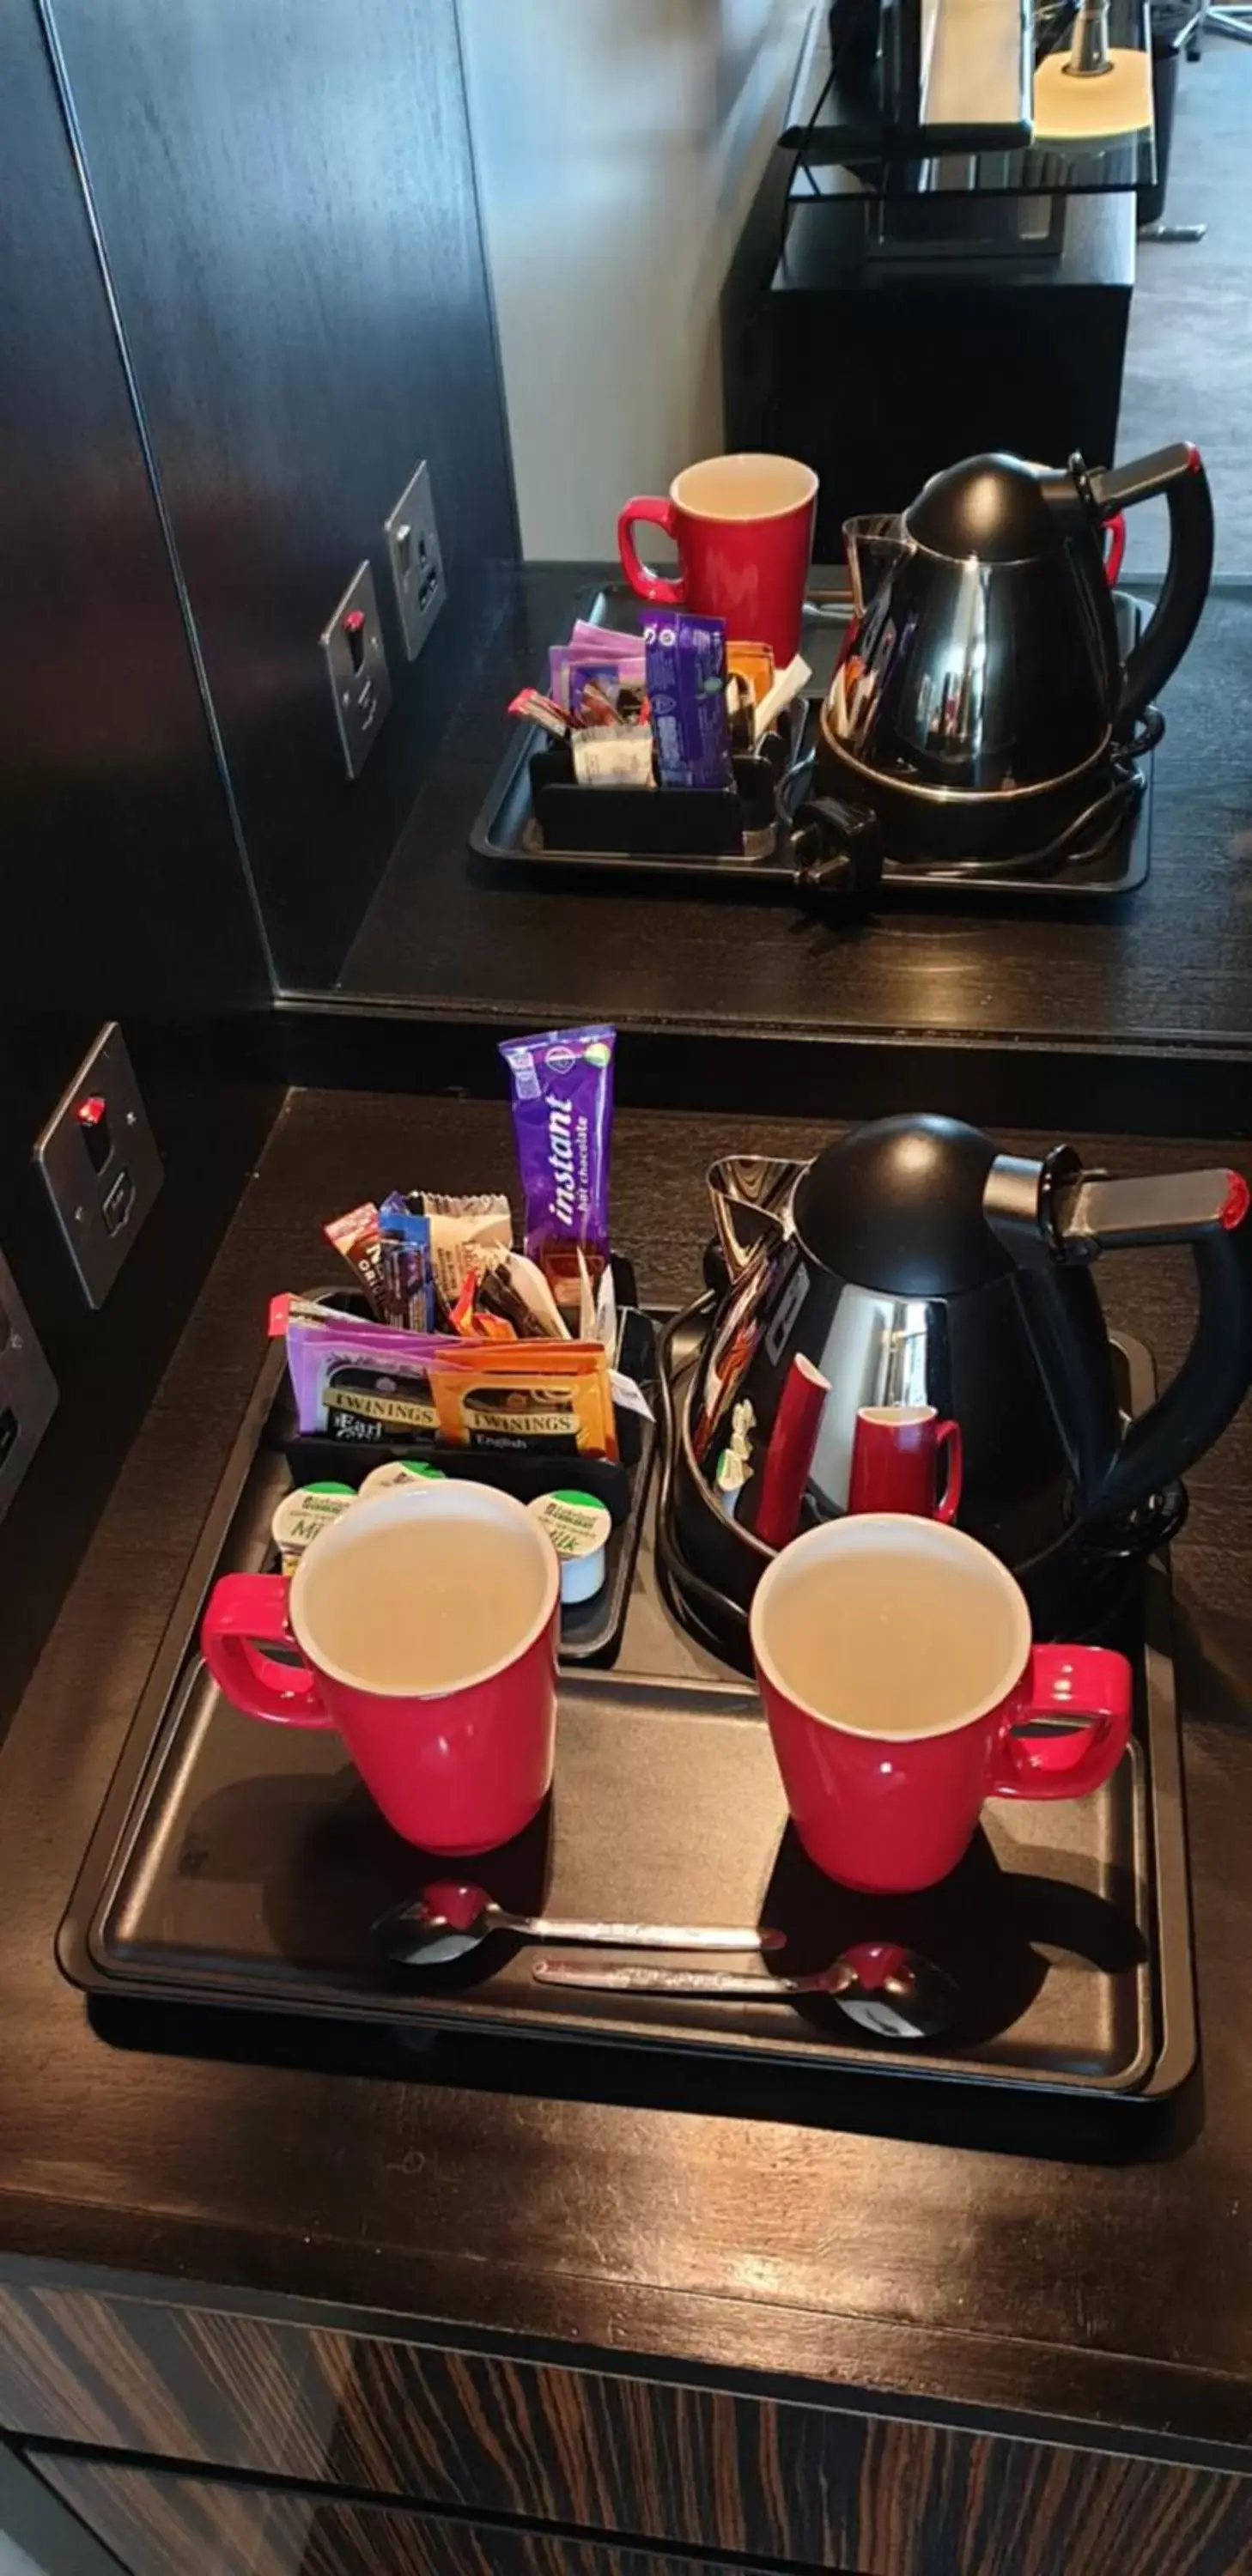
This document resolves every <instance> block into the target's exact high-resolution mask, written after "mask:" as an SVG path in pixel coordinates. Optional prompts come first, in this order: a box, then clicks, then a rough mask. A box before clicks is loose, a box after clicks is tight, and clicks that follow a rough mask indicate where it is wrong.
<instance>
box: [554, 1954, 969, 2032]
mask: <svg viewBox="0 0 1252 2576" xmlns="http://www.w3.org/2000/svg"><path fill="white" fill-rule="evenodd" d="M532 1975H533V1976H534V1977H535V1978H536V1980H537V1981H538V1983H539V1984H540V1985H545V1986H580V1987H582V1988H583V1989H584V1991H585V1990H586V1989H587V1988H589V1987H590V1988H594V1989H596V1990H597V1991H599V1992H601V1993H612V1994H630V1995H701V1996H708V1997H709V1998H710V1999H711V2000H712V2001H714V2002H717V2001H720V2002H724V2003H730V2002H733V2003H755V2004H772V2003H790V2002H793V2001H796V2000H798V1999H799V1998H801V1997H804V1996H823V1995H826V1996H829V1997H830V1999H831V2001H832V2002H834V2003H837V2004H838V2005H839V2007H840V2009H841V2011H843V2012H845V2013H847V2014H848V2015H849V2016H850V2018H851V2019H852V2020H853V2021H855V2022H857V2023H859V2025H860V2027H861V2028H862V2029H863V2030H870V2031H873V2032H874V2033H875V2034H876V2035H877V2036H878V2037H879V2038H883V2039H930V2038H933V2037H934V2036H935V2035H936V2033H938V2032H939V2031H943V2030H947V2029H949V2028H950V2027H951V2024H952V2023H953V2022H954V2021H955V2019H956V2017H957V2013H958V2011H959V2009H960V2000H961V1997H960V1989H959V1987H958V1986H957V1984H956V1982H955V1980H954V1979H953V1978H952V1977H950V1976H949V1975H948V1973H947V1971H946V1969H944V1968H939V1967H936V1965H935V1963H934V1961H933V1960H932V1959H924V1958H923V1957H922V1956H921V1954H920V1952H919V1951H917V1950H905V1949H902V1948H901V1947H900V1945H899V1944H898V1943H897V1942H894V1941H859V1942H857V1943H856V1944H855V1945H854V1946H853V1947H852V1948H851V1949H848V1950H844V1951H843V1952H842V1953H841V1955H840V1957H839V1958H837V1959H833V1960H832V1961H831V1964H830V1966H829V1967H828V1968H817V1969H814V1970H813V1971H812V1973H811V1974H810V1975H808V1976H803V1977H777V1976H765V1977H757V1976H749V1975H744V1974H743V1973H742V1972H737V1971H735V1970H725V1969H720V1968H645V1967H635V1966H629V1967H628V1966H622V1967H603V1968H600V1967H595V1966H591V1965H588V1964H587V1963H586V1962H585V1961H583V1960H581V1959H539V1960H537V1961H536V1963H535V1966H534V1968H533V1970H532Z"/></svg>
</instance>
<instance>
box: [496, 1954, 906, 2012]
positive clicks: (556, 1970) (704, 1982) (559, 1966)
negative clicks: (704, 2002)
mask: <svg viewBox="0 0 1252 2576" xmlns="http://www.w3.org/2000/svg"><path fill="white" fill-rule="evenodd" d="M531 1975H532V1976H533V1977H535V1978H537V1979H538V1981H539V1983H540V1984H541V1985H544V1986H584V1987H586V1986H590V1987H593V1988H595V1989H596V1990H597V1991H599V1992H601V1993H605V1994H615V1995H722V1996H724V1997H728V1998H734V1999H735V2000H737V2001H742V2002H746V2003H756V2004H772V2003H780V2002H781V2003H785V2002H786V2000H787V1997H788V1996H789V1995H814V1994H838V1993H840V1992H841V1991H842V1989H843V1987H844V1986H854V1985H855V1984H856V1981H857V1980H856V1970H855V1969H854V1968H848V1969H846V1970H845V1971H843V1973H842V1975H841V1973H840V1971H839V1970H838V1969H837V1968H834V1969H829V1968H824V1969H823V1970H822V1972H821V1974H820V1976H814V1977H754V1976H745V1975H743V1974H741V1973H737V1972H736V1971H735V1970H733V1969H725V1968H721V1969H719V1968H637V1967H620V1968H609V1967H605V1968H596V1967H588V1966H587V1965H585V1963H584V1962H583V1961H582V1960H580V1959H536V1961H535V1964H534V1967H533V1968H532V1970H531Z"/></svg>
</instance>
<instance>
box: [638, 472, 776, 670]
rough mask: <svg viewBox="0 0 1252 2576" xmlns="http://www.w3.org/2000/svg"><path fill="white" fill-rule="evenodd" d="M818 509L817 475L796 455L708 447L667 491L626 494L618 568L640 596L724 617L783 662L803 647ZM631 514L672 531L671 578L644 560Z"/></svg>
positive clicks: (731, 630) (734, 633)
mask: <svg viewBox="0 0 1252 2576" xmlns="http://www.w3.org/2000/svg"><path fill="white" fill-rule="evenodd" d="M816 508H817V476H816V475H815V473H814V472H813V470H812V467H811V466H808V465H800V464H797V462H796V460H795V458H794V457H791V456H710V457H708V458H706V460H705V462H704V463H703V464H702V465H688V466H687V467H686V469H685V471H684V472H683V473H681V474H676V475H675V477H674V480H673V482H672V483H671V485H670V487H669V498H668V499H667V500H664V501H662V500H659V499H655V500H649V499H646V498H643V499H635V500H633V501H628V502H627V503H626V506H625V509H624V510H623V511H622V512H621V514H620V516H619V518H618V522H617V544H618V552H619V553H620V555H621V558H622V570H623V571H624V573H625V575H626V579H627V581H628V582H629V583H630V586H631V589H632V590H634V591H637V592H638V594H639V597H640V598H641V599H651V600H655V601H656V602H657V603H658V604H659V605H660V606H662V607H668V608H691V609H694V610H696V611H697V613H698V614H700V615H702V616H705V617H724V618H725V620H726V629H727V633H728V635H729V636H730V637H731V638H732V639H734V638H742V639H743V641H744V642H745V643H747V642H751V643H754V644H768V645H770V646H771V648H772V650H773V655H774V660H775V662H776V663H777V665H778V668H779V670H780V671H781V670H783V669H784V668H785V666H786V664H787V663H788V662H790V661H792V660H793V659H794V657H795V655H796V653H797V652H798V650H799V645H800V614H801V611H802V609H803V606H804V585H805V583H806V581H807V580H808V574H809V557H810V555H811V553H812V550H813V518H814V513H815V511H816ZM636 519H649V520H651V521H652V522H653V524H654V525H655V526H656V527H658V528H664V530H665V533H666V535H667V536H669V537H673V539H674V540H675V543H676V544H677V547H678V577H677V579H676V580H675V579H673V578H670V577H667V576H666V575H665V574H663V573H657V572H650V571H649V569H648V567H647V565H646V564H644V563H641V562H640V560H639V556H638V553H637V552H636V548H635V540H634V534H633V528H634V522H635V520H636Z"/></svg>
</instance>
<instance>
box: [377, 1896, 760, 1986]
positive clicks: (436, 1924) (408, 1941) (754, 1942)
mask: <svg viewBox="0 0 1252 2576" xmlns="http://www.w3.org/2000/svg"><path fill="white" fill-rule="evenodd" d="M495 1932H512V1933H515V1934H517V1935H518V1936H519V1937H520V1938H521V1939H522V1940H524V1941H588V1942H599V1943H603V1944H605V1945H608V1946H611V1947H612V1948H614V1949H620V1950H707V1951H730V1952H733V1951H735V1950H780V1949H781V1948H782V1946H783V1942H784V1939H785V1935H784V1934H783V1933H781V1932H771V1931H770V1930H769V1928H768V1926H767V1925H765V1924H752V1925H748V1924H724V1923H593V1922H588V1923H582V1922H577V1921H570V1920H568V1919H563V1918H562V1917H560V1916H558V1915H549V1914H513V1913H511V1912H510V1911H509V1909H508V1908H507V1907H506V1906H503V1905H496V1904H495V1903H494V1902H493V1900H492V1898H491V1897H490V1896H488V1894H487V1891H486V1889H485V1888H483V1887H474V1886H472V1885H465V1884H461V1883H459V1882H457V1883H453V1882H451V1881H446V1880H440V1881H438V1882H437V1883H435V1884H432V1885H431V1886H429V1887H425V1888H423V1890H422V1893H421V1895H420V1896H418V1897H415V1898H413V1899H412V1900H411V1901H410V1902H409V1903H408V1904H407V1905H397V1906H396V1907H395V1908H394V1909H393V1910H392V1912H391V1913H389V1914H383V1915H380V1916H379V1919H378V1921H377V1923H376V1924H375V1925H374V1936H375V1939H376V1940H378V1941H381V1943H382V1945H383V1948H384V1949H385V1950H386V1951H387V1953H388V1956H389V1957H390V1958H392V1959H395V1960H397V1961H399V1962H400V1963H402V1964H403V1965H406V1966H409V1967H420V1966H422V1965H427V1966H430V1967H437V1966H446V1965H447V1964H448V1963H449V1962H450V1961H451V1960H453V1959H464V1958H467V1957H468V1956H469V1953H470V1952H471V1950H476V1949H477V1948H478V1947H479V1944H480V1942H483V1941H486V1940H489V1939H490V1938H491V1935H492V1934H493V1933H495Z"/></svg>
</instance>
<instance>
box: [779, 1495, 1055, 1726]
mask: <svg viewBox="0 0 1252 2576" xmlns="http://www.w3.org/2000/svg"><path fill="white" fill-rule="evenodd" d="M849 1558H860V1559H861V1560H862V1561H866V1560H868V1559H870V1558H877V1559H879V1560H880V1561H881V1560H882V1559H884V1558H886V1559H887V1560H889V1561H890V1563H891V1564H892V1565H893V1566H896V1567H898V1568H899V1572H900V1582H901V1592H902V1596H903V1595H905V1594H907V1587H908V1580H909V1568H910V1566H911V1565H917V1564H918V1563H920V1562H922V1561H924V1560H929V1561H930V1562H931V1563H932V1564H934V1563H937V1564H940V1565H947V1566H950V1567H951V1568H952V1569H953V1572H954V1574H956V1575H957V1576H958V1577H959V1579H961V1580H963V1581H964V1582H965V1583H966V1584H967V1585H968V1586H969V1589H970V1596H971V1602H974V1601H977V1602H978V1603H980V1604H981V1605H982V1606H981V1610H980V1612H979V1617H980V1620H981V1621H982V1622H983V1623H984V1626H983V1630H982V1633H983V1634H984V1635H985V1640H986V1647H987V1652H986V1660H985V1672H984V1674H983V1675H982V1676H981V1679H980V1687H979V1689H978V1690H977V1691H976V1692H975V1693H973V1694H971V1696H970V1698H969V1701H968V1704H967V1705H966V1706H965V1707H963V1708H962V1709H960V1710H959V1711H958V1713H957V1714H956V1715H955V1716H953V1717H947V1718H942V1719H940V1720H939V1721H938V1722H937V1723H934V1724H923V1725H920V1726H915V1727H904V1728H901V1727H895V1726H893V1727H892V1728H891V1730H890V1735H891V1740H892V1741H893V1742H894V1743H897V1744H899V1743H910V1742H911V1743H918V1742H921V1741H923V1740H924V1739H925V1738H927V1737H929V1736H935V1735H954V1734H956V1733H957V1731H958V1730H959V1729H960V1728H961V1727H963V1726H972V1725H974V1724H975V1723H976V1721H977V1720H978V1719H979V1718H980V1717H985V1716H986V1715H987V1712H988V1710H989V1709H993V1708H998V1707H999V1704H1000V1702H1001V1700H1003V1699H1007V1697H1008V1695H1009V1692H1010V1691H1011V1690H1013V1689H1014V1688H1015V1686H1016V1684H1017V1683H1018V1682H1019V1681H1020V1680H1021V1677H1022V1674H1023V1673H1024V1672H1025V1669H1026V1664H1027V1660H1028V1658H1029V1655H1030V1649H1031V1627H1030V1612H1029V1609H1028V1608H1027V1604H1026V1596H1025V1594H1024V1592H1023V1591H1022V1589H1021V1586H1020V1584H1018V1583H1017V1582H1016V1581H1015V1580H1014V1577H1013V1576H1012V1575H1011V1574H1010V1572H1009V1570H1008V1567H1007V1566H1006V1565H1002V1564H1001V1563H1000V1559H999V1558H998V1557H997V1556H993V1555H992V1553H991V1550H990V1549H989V1548H986V1547H983V1546H982V1545H981V1544H980V1542H979V1540H977V1539H975V1538H971V1537H970V1536H969V1534H968V1532H967V1531H966V1530H958V1529H953V1528H952V1527H951V1525H950V1524H949V1523H947V1522H945V1521H932V1520H923V1519H921V1518H920V1517H918V1516H915V1515H914V1514H912V1513H908V1512H854V1513H852V1514H850V1515H849V1516H847V1517H845V1518H844V1519H842V1520H836V1521H823V1523H822V1524H821V1526H820V1528H818V1529H813V1530H806V1531H805V1533H804V1535H803V1537H802V1538H795V1539H792V1541H791V1542H790V1545H789V1546H787V1547H785V1548H783V1549H782V1550H781V1551H780V1553H779V1554H778V1555H777V1556H776V1557H775V1558H774V1561H773V1564H772V1565H770V1566H769V1567H768V1568H767V1570H766V1572H765V1573H764V1574H763V1576H762V1577H761V1581H760V1582H759V1584H758V1585H757V1588H756V1592H755V1594H754V1596H753V1602H752V1619H751V1633H752V1652H753V1656H754V1658H755V1661H756V1666H757V1671H758V1673H759V1674H760V1675H761V1676H762V1677H763V1679H764V1680H766V1681H767V1682H768V1683H769V1684H770V1686H771V1688H772V1689H774V1690H776V1691H778V1692H780V1693H781V1694H782V1696H783V1697H784V1698H786V1699H789V1700H790V1701H791V1702H792V1703H793V1705H794V1706H795V1707H797V1708H801V1709H803V1710H804V1711H805V1714H806V1715H807V1716H809V1717H813V1718H816V1719H817V1721H818V1723H819V1725H822V1726H829V1727H832V1728H833V1729H834V1730H835V1732H836V1733H837V1734H843V1735H865V1736H871V1737H876V1738H878V1739H879V1740H882V1737H883V1730H881V1729H879V1728H876V1727H873V1726H859V1725H858V1724H857V1722H856V1720H855V1718H854V1717H851V1716H848V1715H847V1714H843V1713H841V1714H840V1715H839V1716H838V1717H836V1716H833V1715H832V1714H831V1712H830V1710H828V1709H823V1708H819V1707H817V1706H816V1705H815V1704H814V1702H813V1700H812V1699H811V1698H809V1697H807V1696H806V1695H805V1693H804V1692H802V1691H800V1690H797V1689H796V1687H795V1686H794V1684H793V1683H792V1681H791V1680H790V1679H789V1677H788V1674H787V1671H786V1667H785V1660H780V1658H779V1656H778V1654H777V1653H776V1652H775V1642H776V1637H777V1627H778V1614H779V1611H780V1609H781V1608H782V1606H783V1605H784V1604H785V1603H786V1601H787V1599H788V1594H789V1592H790V1591H791V1587H792V1586H794V1585H807V1584H813V1583H816V1584H820V1582H821V1580H822V1571H823V1568H824V1567H827V1566H829V1565H830V1564H831V1563H832V1562H833V1561H835V1560H838V1561H840V1562H842V1563H846V1562H847V1560H848V1559H849Z"/></svg>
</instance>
